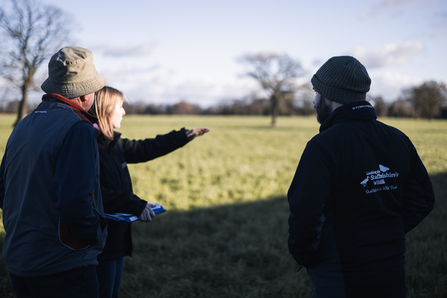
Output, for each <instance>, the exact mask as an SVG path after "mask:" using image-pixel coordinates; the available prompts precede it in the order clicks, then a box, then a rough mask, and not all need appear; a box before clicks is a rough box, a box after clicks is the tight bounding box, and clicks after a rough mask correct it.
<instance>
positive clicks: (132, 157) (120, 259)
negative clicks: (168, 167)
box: [90, 86, 209, 298]
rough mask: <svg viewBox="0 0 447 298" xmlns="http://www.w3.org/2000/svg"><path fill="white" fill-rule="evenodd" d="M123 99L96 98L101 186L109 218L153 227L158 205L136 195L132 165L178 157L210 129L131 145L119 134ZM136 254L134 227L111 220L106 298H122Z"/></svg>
mask: <svg viewBox="0 0 447 298" xmlns="http://www.w3.org/2000/svg"><path fill="white" fill-rule="evenodd" d="M123 97H124V96H123V93H122V92H121V91H119V90H117V89H114V88H112V87H108V86H106V87H104V88H103V89H101V90H99V91H97V92H96V93H95V102H94V105H93V106H92V108H91V110H90V112H91V113H92V114H93V115H95V116H97V117H98V124H99V125H98V126H96V139H97V141H98V149H99V154H100V166H101V171H100V180H101V192H102V200H103V204H104V212H105V213H109V214H113V213H128V214H133V215H135V216H137V217H138V218H139V219H140V221H143V222H149V221H151V220H152V219H153V218H154V216H155V214H154V212H153V210H152V208H154V207H155V205H154V204H152V203H148V202H147V201H145V200H143V199H140V198H139V197H138V196H137V195H135V194H134V193H133V189H132V180H131V178H130V174H129V171H128V168H127V164H128V163H139V162H146V161H149V160H152V159H155V158H157V157H160V156H163V155H165V154H168V153H169V152H172V151H174V150H176V149H178V148H180V147H182V146H184V145H186V144H187V143H188V142H189V141H191V140H192V139H194V138H195V137H198V136H201V135H203V134H205V133H207V132H208V131H209V129H208V128H199V129H191V130H188V131H187V130H186V129H185V128H182V129H181V130H179V131H174V130H173V131H171V132H170V133H168V134H165V135H158V136H156V138H155V139H143V140H129V139H123V138H121V134H120V133H118V132H116V131H115V129H117V128H120V127H121V121H122V119H123V116H124V115H125V114H126V112H125V110H124V108H123ZM131 254H132V238H131V223H128V222H121V221H119V222H118V221H113V220H109V225H108V236H107V241H106V245H105V247H104V251H103V252H102V254H100V255H99V256H98V266H97V275H98V281H99V287H100V289H99V290H100V297H101V298H106V297H107V298H111V297H118V293H119V289H120V284H121V278H122V273H123V266H124V257H125V256H131Z"/></svg>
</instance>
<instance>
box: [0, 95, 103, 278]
mask: <svg viewBox="0 0 447 298" xmlns="http://www.w3.org/2000/svg"><path fill="white" fill-rule="evenodd" d="M94 119H95V118H94V117H93V116H91V115H89V114H87V113H86V112H85V111H83V110H82V109H81V108H80V107H79V106H78V105H77V104H76V103H74V102H72V101H71V100H68V99H66V98H64V97H62V96H60V95H56V94H51V95H45V96H44V98H43V100H42V103H41V104H40V105H39V106H38V107H37V109H36V110H35V111H34V112H33V113H31V114H30V115H28V116H27V117H25V118H24V119H23V120H22V121H20V122H19V123H18V124H17V125H16V127H15V128H14V130H13V132H12V133H11V136H10V138H9V140H8V143H7V145H6V150H5V154H4V156H3V160H2V164H1V167H0V207H1V208H2V209H3V223H4V226H5V231H6V235H5V239H4V246H3V255H4V258H5V262H6V266H7V269H8V271H9V272H11V273H13V274H15V275H18V276H37V275H49V274H54V273H57V272H63V271H68V270H71V269H74V268H78V267H82V266H89V265H96V264H97V255H98V254H99V253H100V252H101V251H102V248H103V246H104V243H105V238H106V234H107V233H106V229H105V223H106V220H105V219H104V217H103V216H104V214H103V206H102V202H101V194H100V187H99V155H98V150H97V145H96V141H95V132H94V129H93V127H92V123H91V121H94Z"/></svg>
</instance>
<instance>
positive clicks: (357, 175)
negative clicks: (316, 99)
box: [288, 102, 435, 297]
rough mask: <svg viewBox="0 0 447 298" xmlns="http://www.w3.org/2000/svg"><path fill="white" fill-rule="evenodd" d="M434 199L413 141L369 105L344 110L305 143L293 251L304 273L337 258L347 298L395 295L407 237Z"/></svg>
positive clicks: (291, 195)
mask: <svg viewBox="0 0 447 298" xmlns="http://www.w3.org/2000/svg"><path fill="white" fill-rule="evenodd" d="M434 200H435V199H434V193H433V188H432V185H431V182H430V179H429V176H428V174H427V171H426V169H425V167H424V165H423V164H422V161H421V160H420V158H419V156H418V154H417V152H416V149H415V148H414V146H413V144H412V143H411V141H410V140H409V139H408V137H407V136H406V135H404V134H403V133H402V132H401V131H399V130H398V129H396V128H393V127H390V126H387V125H385V124H383V123H381V122H379V121H377V120H376V114H375V111H374V108H373V107H372V106H371V105H370V104H369V103H368V102H356V103H353V104H347V105H343V106H341V107H339V108H337V109H336V110H335V111H334V112H333V113H332V114H331V116H330V117H329V118H328V119H327V120H326V121H325V122H324V123H323V124H322V125H321V127H320V133H319V134H318V135H316V136H315V137H314V138H312V139H311V140H310V141H309V142H308V144H307V146H306V148H305V150H304V152H303V155H302V157H301V160H300V162H299V164H298V168H297V170H296V173H295V177H294V178H293V181H292V184H291V186H290V189H289V191H288V202H289V206H290V216H289V240H288V245H289V251H290V253H291V254H292V255H293V257H294V258H295V260H296V261H297V262H298V264H300V265H303V266H305V267H307V268H313V267H317V266H319V265H321V264H324V263H325V262H327V259H328V258H329V256H331V255H333V254H336V255H338V257H339V261H340V263H341V267H342V271H343V278H344V281H345V287H346V293H347V297H369V296H367V295H366V293H367V292H368V291H370V292H371V293H374V289H376V290H378V291H383V292H387V291H388V290H390V291H393V289H391V288H389V287H388V285H389V284H391V283H393V280H394V278H398V279H399V282H401V281H402V278H403V283H405V277H404V276H403V277H402V274H404V253H405V233H407V232H408V231H410V230H411V229H413V228H414V227H415V226H416V225H417V224H418V223H419V222H420V221H421V220H422V219H423V218H424V217H426V216H427V215H428V213H429V212H430V211H431V210H432V208H433V205H434ZM397 275H399V276H397ZM403 287H405V284H403ZM357 290H358V291H360V292H356V291H357ZM381 293H382V292H381ZM375 294H378V295H379V296H377V295H376V297H388V296H380V293H377V292H375ZM375 294H373V295H375ZM356 295H357V296H356ZM365 295H366V296H365ZM395 297H399V296H395Z"/></svg>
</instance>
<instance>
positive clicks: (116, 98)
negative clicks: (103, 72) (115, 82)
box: [90, 86, 123, 140]
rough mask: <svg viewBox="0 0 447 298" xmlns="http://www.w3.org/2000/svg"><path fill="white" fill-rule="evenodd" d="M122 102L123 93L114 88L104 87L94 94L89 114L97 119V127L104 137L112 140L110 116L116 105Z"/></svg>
mask: <svg viewBox="0 0 447 298" xmlns="http://www.w3.org/2000/svg"><path fill="white" fill-rule="evenodd" d="M122 101H123V93H122V92H121V91H119V90H117V89H115V88H112V87H108V86H105V87H104V88H102V89H101V90H99V91H96V92H95V102H94V103H93V106H92V107H91V109H90V113H92V114H93V115H95V116H96V117H97V118H98V125H99V128H100V129H101V132H102V133H103V134H104V136H105V137H106V138H108V139H110V140H112V139H113V126H112V121H111V118H112V114H113V111H114V110H115V107H116V105H117V104H118V103H120V102H122Z"/></svg>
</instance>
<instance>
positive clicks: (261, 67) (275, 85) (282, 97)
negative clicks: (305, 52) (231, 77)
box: [240, 53, 304, 126]
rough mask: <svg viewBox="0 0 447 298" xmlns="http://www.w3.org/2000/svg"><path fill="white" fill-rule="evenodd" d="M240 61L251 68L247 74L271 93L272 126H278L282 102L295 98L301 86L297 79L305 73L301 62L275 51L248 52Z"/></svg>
mask: <svg viewBox="0 0 447 298" xmlns="http://www.w3.org/2000/svg"><path fill="white" fill-rule="evenodd" d="M240 61H241V62H242V63H245V64H248V65H249V66H250V68H251V70H250V71H248V72H247V73H246V75H248V76H250V77H252V78H254V79H256V80H257V81H258V82H259V83H260V84H261V86H262V88H263V89H264V90H266V91H267V92H268V93H269V99H270V107H271V115H272V126H276V118H277V116H278V111H279V108H280V104H281V103H282V102H285V101H287V100H293V98H294V96H293V95H294V93H295V91H296V90H297V88H299V87H298V84H297V82H296V79H297V78H299V77H300V76H302V75H303V74H304V71H303V69H302V67H301V64H300V62H298V61H296V60H293V59H292V58H290V57H289V56H288V55H286V54H275V53H257V54H247V55H245V56H243V57H242V58H240Z"/></svg>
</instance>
